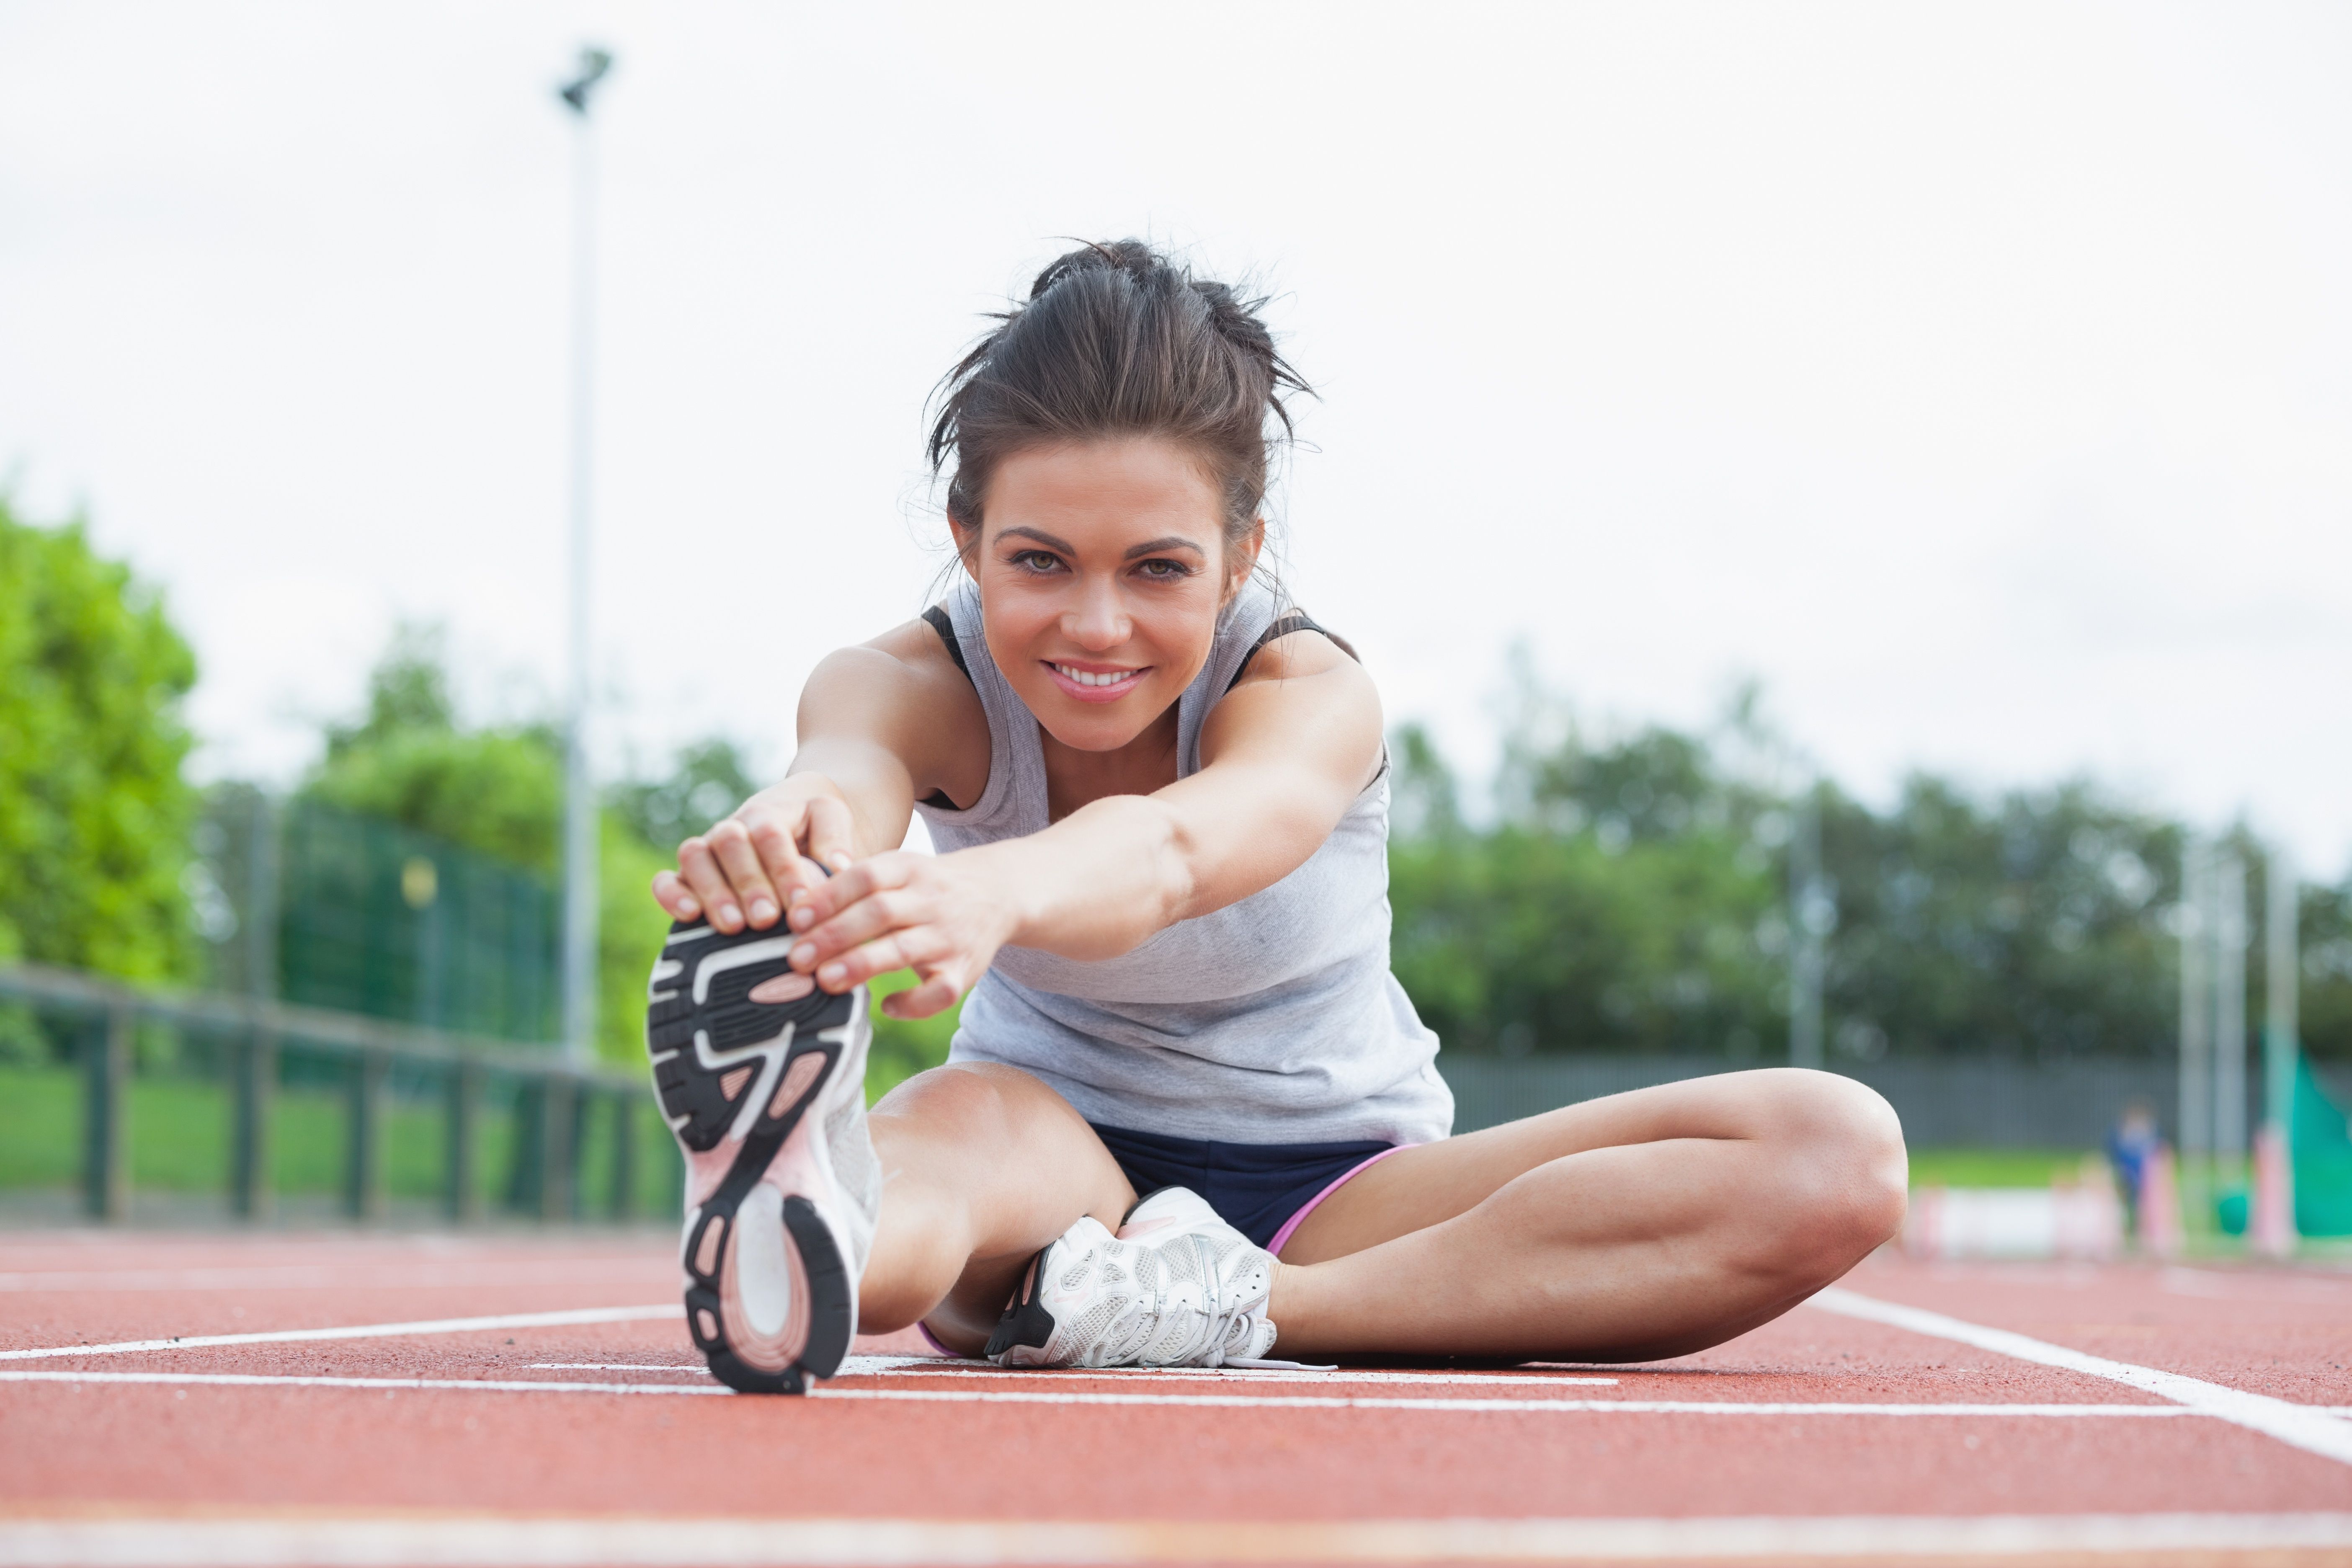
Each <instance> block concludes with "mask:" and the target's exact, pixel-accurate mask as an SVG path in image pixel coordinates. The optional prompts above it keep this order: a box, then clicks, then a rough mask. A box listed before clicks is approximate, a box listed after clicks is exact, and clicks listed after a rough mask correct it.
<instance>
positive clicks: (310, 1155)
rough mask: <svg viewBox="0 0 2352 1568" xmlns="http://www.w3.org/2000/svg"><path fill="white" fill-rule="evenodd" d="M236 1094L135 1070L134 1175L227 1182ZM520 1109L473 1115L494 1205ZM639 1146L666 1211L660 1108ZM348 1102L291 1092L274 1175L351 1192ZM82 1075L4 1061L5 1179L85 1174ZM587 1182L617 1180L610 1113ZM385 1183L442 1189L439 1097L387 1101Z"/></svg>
mask: <svg viewBox="0 0 2352 1568" xmlns="http://www.w3.org/2000/svg"><path fill="white" fill-rule="evenodd" d="M230 1110H231V1108H230V1104H229V1097H228V1094H227V1091H226V1089H225V1088H224V1087H223V1086H221V1085H219V1084H217V1083H211V1082H206V1081H205V1080H203V1079H184V1078H166V1077H152V1078H134V1079H131V1106H130V1114H129V1118H128V1121H129V1123H130V1129H129V1131H130V1142H131V1186H132V1187H133V1188H134V1189H136V1190H140V1191H145V1192H166V1193H218V1192H223V1191H226V1187H227V1184H228V1163H229V1119H230ZM512 1110H513V1108H512V1107H510V1106H500V1105H499V1104H497V1103H496V1102H495V1101H493V1102H488V1103H485V1104H484V1105H483V1106H482V1108H481V1112H480V1115H479V1117H478V1120H477V1121H476V1124H475V1145H474V1151H475V1152H474V1163H475V1170H476V1172H477V1173H478V1195H479V1197H480V1198H481V1200H482V1205H483V1207H484V1208H485V1209H486V1210H488V1211H492V1212H495V1210H496V1209H497V1208H498V1207H499V1205H500V1204H501V1203H502V1202H503V1201H504V1200H505V1198H506V1196H507V1193H508V1184H509V1181H510V1180H511V1178H512V1175H513V1171H514V1158H515V1151H516V1142H517V1139H518V1136H519V1132H520V1123H519V1120H518V1118H517V1117H516V1116H515V1115H514V1114H512ZM629 1113H630V1116H631V1119H632V1124H633V1136H634V1138H635V1150H636V1155H637V1158H636V1170H635V1194H634V1199H635V1208H636V1211H637V1212H638V1213H640V1214H646V1213H655V1214H658V1213H662V1212H665V1211H667V1209H668V1208H669V1207H670V1206H671V1205H672V1204H674V1203H675V1202H676V1194H677V1159H676V1156H675V1155H674V1154H673V1153H672V1152H670V1146H669V1139H668V1136H667V1131H666V1130H665V1129H664V1128H663V1127H662V1125H661V1121H660V1116H659V1113H658V1112H657V1111H656V1110H655V1109H654V1107H653V1104H652V1102H651V1100H650V1099H648V1100H646V1101H644V1102H642V1103H637V1104H633V1105H632V1106H631V1107H630V1112H629ZM350 1115H351V1111H350V1102H349V1100H346V1099H345V1098H344V1097H343V1096H341V1095H340V1094H335V1093H332V1092H320V1091H316V1090H308V1089H305V1090H289V1091H284V1092H281V1093H280V1094H279V1095H278V1098H277V1100H276V1114H275V1117H274V1119H273V1121H272V1127H271V1131H272V1132H273V1134H274V1138H273V1142H274V1147H273V1149H272V1151H271V1161H270V1185H271V1187H272V1190H274V1191H276V1192H278V1193H282V1194H339V1193H341V1191H342V1190H343V1180H344V1170H345V1166H344V1161H345V1158H346V1154H345V1151H346V1147H347V1144H346V1138H347V1136H348V1132H349V1129H350ZM82 1119H83V1109H82V1078H81V1075H80V1074H79V1072H77V1071H75V1070H73V1069H71V1068H11V1069H6V1070H0V1189H7V1188H52V1189H54V1188H69V1187H73V1186H75V1185H77V1184H79V1182H80V1180H81V1140H82ZM587 1132H588V1138H587V1146H586V1148H585V1150H584V1151H583V1183H584V1184H585V1190H586V1193H587V1194H588V1204H589V1206H591V1207H592V1208H593V1209H598V1210H601V1209H602V1207H603V1206H604V1201H605V1199H606V1196H607V1194H609V1193H610V1192H611V1190H612V1179H613V1175H612V1173H613V1157H614V1140H613V1133H612V1121H611V1117H610V1113H609V1111H606V1110H604V1107H603V1106H601V1105H600V1106H599V1107H598V1114H596V1115H595V1116H593V1118H592V1119H591V1120H590V1122H589V1125H588V1129H587ZM383 1137H384V1167H383V1178H384V1190H385V1193H386V1194H387V1195H388V1196H390V1197H393V1198H415V1199H428V1200H429V1199H437V1198H439V1197H440V1196H441V1195H442V1193H443V1180H444V1171H445V1170H446V1164H445V1161H446V1152H447V1146H448V1142H447V1141H448V1116H447V1112H446V1110H445V1109H444V1107H443V1104H442V1103H441V1102H440V1101H439V1100H399V1099H395V1100H393V1101H392V1102H391V1103H390V1104H388V1105H387V1106H386V1107H385V1108H384V1117H383Z"/></svg>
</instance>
